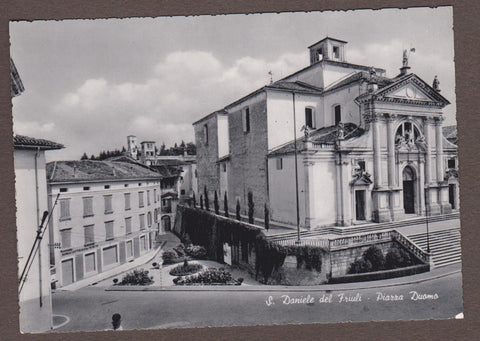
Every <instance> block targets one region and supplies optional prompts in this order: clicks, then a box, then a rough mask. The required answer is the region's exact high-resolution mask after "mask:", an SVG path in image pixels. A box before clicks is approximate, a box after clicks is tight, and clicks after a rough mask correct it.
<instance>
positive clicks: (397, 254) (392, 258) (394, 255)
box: [385, 247, 416, 269]
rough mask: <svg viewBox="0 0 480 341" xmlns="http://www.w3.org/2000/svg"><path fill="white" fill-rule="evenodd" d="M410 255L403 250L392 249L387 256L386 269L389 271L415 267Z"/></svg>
mask: <svg viewBox="0 0 480 341" xmlns="http://www.w3.org/2000/svg"><path fill="white" fill-rule="evenodd" d="M415 264H416V262H415V261H414V260H413V259H412V256H411V255H410V253H408V252H407V251H405V250H404V249H403V248H398V247H392V248H391V249H390V250H389V251H388V253H387V255H386V256H385V267H386V268H387V269H396V268H402V267H406V266H411V265H415Z"/></svg>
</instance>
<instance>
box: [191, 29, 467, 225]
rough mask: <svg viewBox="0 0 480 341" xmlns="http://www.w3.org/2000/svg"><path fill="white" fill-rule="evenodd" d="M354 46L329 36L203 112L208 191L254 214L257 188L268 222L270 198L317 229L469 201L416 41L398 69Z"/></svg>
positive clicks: (290, 217)
mask: <svg viewBox="0 0 480 341" xmlns="http://www.w3.org/2000/svg"><path fill="white" fill-rule="evenodd" d="M346 45H347V42H346V41H342V40H338V39H334V38H329V37H327V38H325V39H322V40H320V41H319V42H317V43H315V44H313V45H311V46H310V47H309V52H310V65H309V66H307V67H305V68H304V69H302V70H299V71H297V72H295V73H293V74H291V75H289V76H287V77H285V78H283V79H281V80H279V81H276V82H274V83H272V84H269V85H266V86H264V87H262V88H260V89H258V90H256V91H254V92H252V93H250V94H248V95H247V96H245V97H243V98H241V99H239V100H237V101H235V102H233V103H231V104H229V105H227V106H226V107H225V108H223V109H221V110H219V111H216V112H214V113H212V114H209V115H207V116H205V117H203V118H202V119H200V120H199V121H197V122H195V123H194V124H193V125H194V128H195V137H196V145H197V165H198V167H197V171H198V190H199V191H201V193H203V190H204V188H205V187H206V188H207V190H208V191H209V192H212V193H213V192H214V191H217V193H218V197H219V198H223V196H224V193H225V192H226V193H227V194H228V201H229V203H228V205H229V208H230V210H232V211H233V210H234V208H235V205H236V202H237V201H238V202H239V203H240V206H241V209H242V214H246V211H247V209H248V199H247V198H248V196H249V195H250V197H253V202H254V204H255V217H256V219H257V221H258V222H261V221H262V220H263V217H264V207H268V208H269V214H270V219H271V221H272V223H277V224H279V225H289V226H295V225H296V224H297V219H298V223H299V225H300V226H301V227H303V228H307V229H315V228H321V227H324V226H333V225H336V226H351V225H356V224H365V223H367V222H378V223H382V222H390V221H398V220H404V219H407V218H413V217H415V216H424V215H426V214H428V215H439V214H448V213H451V212H452V210H457V209H458V206H459V200H458V198H459V195H458V179H457V172H456V169H457V164H458V163H457V161H456V158H457V146H456V145H455V144H453V143H451V142H449V141H448V140H447V139H446V138H445V137H444V135H443V132H442V124H443V121H444V115H443V113H442V109H443V108H444V107H445V106H446V105H448V104H449V101H448V100H447V99H446V98H444V97H443V96H442V95H441V93H440V87H439V81H438V79H437V78H436V77H435V79H434V80H432V81H431V82H430V83H431V84H432V85H430V84H428V83H427V82H426V81H424V80H422V79H421V78H420V77H418V76H417V75H416V74H414V73H411V72H410V66H409V65H408V57H409V52H408V51H406V50H405V51H404V52H403V61H402V66H401V68H400V72H399V74H398V75H396V76H395V77H393V78H390V77H387V75H386V71H385V70H384V69H381V68H376V67H371V66H362V65H356V64H352V63H349V62H347V60H346ZM209 198H213V195H209ZM221 206H222V207H223V205H221Z"/></svg>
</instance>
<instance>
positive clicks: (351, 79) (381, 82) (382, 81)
mask: <svg viewBox="0 0 480 341" xmlns="http://www.w3.org/2000/svg"><path fill="white" fill-rule="evenodd" d="M372 78H373V80H374V81H375V82H376V84H378V87H379V88H383V87H385V86H387V85H389V84H391V83H393V82H394V80H392V79H390V78H387V77H382V76H378V75H376V74H375V75H373V76H370V73H369V72H367V71H360V72H357V73H354V74H353V75H351V76H348V77H346V78H344V79H341V80H340V81H338V82H337V83H334V84H332V85H330V86H328V87H326V88H325V90H324V92H323V93H324V94H325V93H327V92H329V91H333V90H336V89H339V88H342V87H344V86H346V85H349V84H352V83H355V82H358V81H360V80H364V81H370V80H372Z"/></svg>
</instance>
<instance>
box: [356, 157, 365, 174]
mask: <svg viewBox="0 0 480 341" xmlns="http://www.w3.org/2000/svg"><path fill="white" fill-rule="evenodd" d="M358 167H360V169H361V170H362V171H364V172H365V161H363V160H359V161H358Z"/></svg>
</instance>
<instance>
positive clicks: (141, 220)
mask: <svg viewBox="0 0 480 341" xmlns="http://www.w3.org/2000/svg"><path fill="white" fill-rule="evenodd" d="M139 218H140V230H143V229H145V214H140V215H139Z"/></svg>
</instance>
